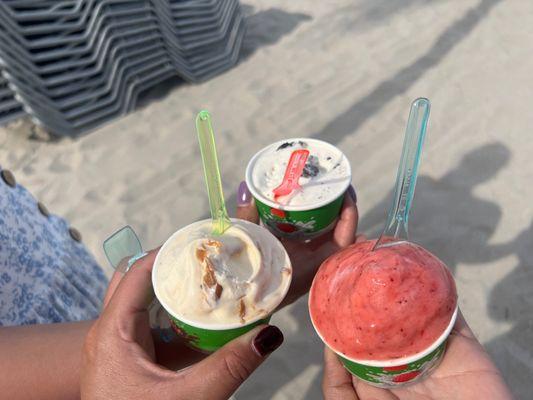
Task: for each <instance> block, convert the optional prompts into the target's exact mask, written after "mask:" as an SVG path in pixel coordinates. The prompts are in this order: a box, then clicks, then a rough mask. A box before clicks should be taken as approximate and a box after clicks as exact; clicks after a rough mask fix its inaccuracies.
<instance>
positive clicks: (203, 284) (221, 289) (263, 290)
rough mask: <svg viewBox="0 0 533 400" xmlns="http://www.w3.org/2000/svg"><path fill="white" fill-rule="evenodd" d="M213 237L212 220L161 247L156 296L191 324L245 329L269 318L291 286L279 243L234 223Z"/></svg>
mask: <svg viewBox="0 0 533 400" xmlns="http://www.w3.org/2000/svg"><path fill="white" fill-rule="evenodd" d="M232 223H233V225H232V226H231V227H230V228H229V229H228V230H227V231H226V232H225V233H224V234H223V235H222V236H213V235H212V234H211V231H212V222H211V220H204V221H200V222H197V223H194V224H191V225H189V226H187V227H185V228H183V229H182V230H180V231H178V232H176V233H175V234H174V235H173V236H171V237H170V239H169V240H168V241H167V242H166V243H165V244H164V246H163V247H162V248H161V250H160V251H159V254H158V256H157V259H156V265H155V266H154V268H157V269H156V271H155V273H154V278H155V280H154V284H155V285H154V287H155V291H156V295H157V297H158V299H159V301H160V302H161V303H163V304H164V305H165V308H166V309H167V310H169V311H172V313H173V314H175V317H177V318H179V319H182V320H183V321H184V322H188V323H190V324H201V325H212V326H220V325H235V324H246V323H248V322H252V321H255V320H257V319H259V318H261V317H266V316H267V315H269V314H271V313H272V312H273V311H274V309H275V308H276V307H277V306H278V305H279V304H280V303H281V301H282V300H283V298H284V296H285V294H286V293H287V290H288V288H289V285H290V282H291V275H292V268H291V264H290V260H289V257H288V255H287V252H286V251H285V249H284V248H283V246H282V245H281V243H280V242H279V241H278V240H277V239H276V238H275V237H274V236H273V235H272V234H271V233H270V232H268V231H267V230H266V229H264V228H262V227H260V226H258V225H256V224H252V223H250V222H247V221H243V220H238V219H233V220H232Z"/></svg>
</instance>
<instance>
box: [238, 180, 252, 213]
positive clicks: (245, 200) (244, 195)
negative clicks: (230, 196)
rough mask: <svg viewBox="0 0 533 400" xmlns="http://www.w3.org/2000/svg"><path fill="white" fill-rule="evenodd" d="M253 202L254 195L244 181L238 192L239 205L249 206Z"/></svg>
mask: <svg viewBox="0 0 533 400" xmlns="http://www.w3.org/2000/svg"><path fill="white" fill-rule="evenodd" d="M251 202H252V193H250V190H248V185H247V184H246V182H245V181H242V182H241V184H240V185H239V190H238V191H237V205H238V206H239V207H242V206H247V205H248V204H250V203H251Z"/></svg>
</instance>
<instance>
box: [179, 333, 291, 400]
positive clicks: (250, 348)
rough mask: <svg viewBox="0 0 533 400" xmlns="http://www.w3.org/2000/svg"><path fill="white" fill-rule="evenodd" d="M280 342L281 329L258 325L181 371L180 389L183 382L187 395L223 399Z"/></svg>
mask: <svg viewBox="0 0 533 400" xmlns="http://www.w3.org/2000/svg"><path fill="white" fill-rule="evenodd" d="M282 343H283V333H281V331H280V330H279V329H278V328H277V327H275V326H272V325H267V326H265V325H261V326H259V327H256V328H255V329H253V330H251V331H250V332H248V333H246V334H245V335H243V336H240V337H239V338H237V339H235V340H233V341H231V342H230V343H228V344H227V345H225V346H224V347H222V348H221V349H220V350H218V351H216V352H215V353H213V354H211V355H210V356H209V357H207V358H206V359H204V360H202V361H201V362H199V363H198V364H196V365H195V366H193V367H191V368H188V369H186V370H184V371H183V373H184V374H186V377H182V378H186V379H179V380H178V382H179V385H180V387H181V389H180V390H183V382H186V385H187V390H186V391H185V393H188V398H191V399H193V398H194V399H213V400H218V399H221V400H222V399H227V398H229V397H230V396H231V395H232V393H233V392H235V391H236V390H237V389H238V388H239V386H240V385H241V384H242V383H243V382H244V381H245V380H246V379H248V377H249V376H250V375H251V374H252V372H254V371H255V369H256V368H257V367H259V365H261V364H262V363H263V361H265V359H266V357H267V356H268V355H269V354H270V353H272V352H273V351H274V350H276V349H277V348H278V347H279V346H280V345H281V344H282Z"/></svg>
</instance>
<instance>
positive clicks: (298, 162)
mask: <svg viewBox="0 0 533 400" xmlns="http://www.w3.org/2000/svg"><path fill="white" fill-rule="evenodd" d="M307 157H309V150H295V151H293V152H292V154H291V158H290V159H289V164H288V165H287V169H286V170H285V176H284V177H283V182H281V185H279V186H278V187H277V188H275V189H274V191H273V192H274V199H276V198H277V197H281V196H287V195H289V194H291V193H292V192H293V191H294V190H296V189H299V188H300V185H298V180H299V179H300V177H301V176H302V173H303V172H304V167H305V162H306V161H307Z"/></svg>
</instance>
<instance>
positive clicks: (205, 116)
mask: <svg viewBox="0 0 533 400" xmlns="http://www.w3.org/2000/svg"><path fill="white" fill-rule="evenodd" d="M196 130H197V131H198V141H199V142H200V151H201V153H202V162H203V165H204V173H205V183H206V185H207V195H208V197H209V207H210V208H211V218H212V219H213V231H212V233H213V235H215V236H220V235H222V234H223V233H224V232H225V231H226V230H227V229H228V228H229V227H230V226H231V221H230V219H229V217H228V212H227V211H226V204H225V202H224V193H223V192H222V183H221V181H220V170H219V167H218V158H217V149H216V146H215V135H214V134H213V127H212V126H211V115H210V114H209V112H207V111H205V110H203V111H200V113H198V116H197V117H196Z"/></svg>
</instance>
